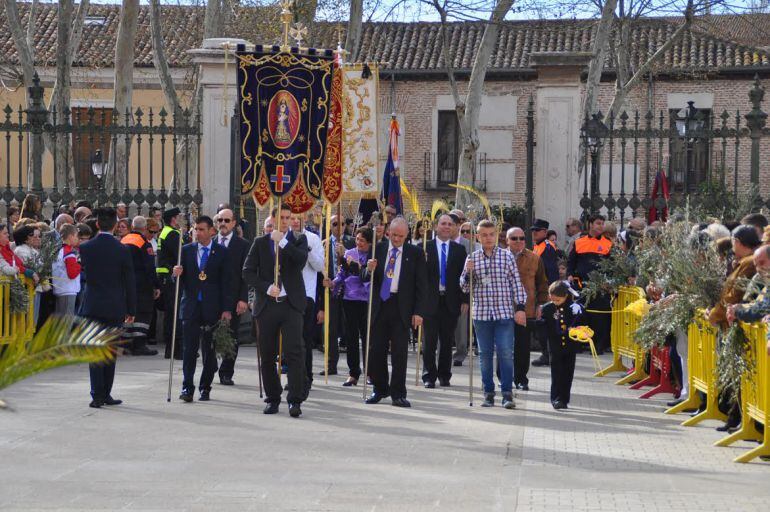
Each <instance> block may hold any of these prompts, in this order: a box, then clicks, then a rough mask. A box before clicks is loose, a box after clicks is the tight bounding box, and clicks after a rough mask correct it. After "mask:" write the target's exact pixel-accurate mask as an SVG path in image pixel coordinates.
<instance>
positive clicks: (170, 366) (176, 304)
mask: <svg viewBox="0 0 770 512" xmlns="http://www.w3.org/2000/svg"><path fill="white" fill-rule="evenodd" d="M183 240H184V237H183V236H182V226H181V225H180V226H179V247H178V249H177V253H176V266H179V265H181V264H182V245H184V242H183ZM172 275H173V272H172ZM180 282H181V279H179V277H177V278H176V283H175V285H174V318H173V319H172V321H173V322H174V325H173V326H172V327H171V352H169V354H171V357H170V358H169V361H168V393H166V402H170V401H171V386H172V385H173V379H174V350H175V349H176V325H177V323H178V321H177V316H178V314H179V283H180Z"/></svg>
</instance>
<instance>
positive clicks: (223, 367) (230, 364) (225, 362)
mask: <svg viewBox="0 0 770 512" xmlns="http://www.w3.org/2000/svg"><path fill="white" fill-rule="evenodd" d="M240 327H241V316H240V315H235V314H233V318H232V319H231V320H230V332H231V334H232V335H233V339H235V350H234V353H233V356H232V357H223V358H222V364H220V365H219V378H220V379H221V378H224V377H226V378H228V379H232V378H233V374H234V373H235V360H236V359H237V358H238V331H239V330H240Z"/></svg>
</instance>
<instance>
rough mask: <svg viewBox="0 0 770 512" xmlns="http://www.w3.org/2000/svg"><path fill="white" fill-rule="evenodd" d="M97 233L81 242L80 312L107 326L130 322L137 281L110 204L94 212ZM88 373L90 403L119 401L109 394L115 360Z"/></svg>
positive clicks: (92, 367)
mask: <svg viewBox="0 0 770 512" xmlns="http://www.w3.org/2000/svg"><path fill="white" fill-rule="evenodd" d="M94 213H95V215H96V223H97V226H98V228H99V233H98V234H97V235H96V236H95V237H94V238H93V239H91V240H89V241H88V242H85V243H84V244H82V245H81V246H80V261H81V263H82V265H83V273H84V275H85V288H84V290H83V299H82V302H81V303H80V312H79V314H80V316H83V317H85V318H88V319H91V320H96V321H98V322H101V323H102V324H105V325H107V326H109V327H120V326H122V325H123V324H124V323H133V321H134V314H135V312H136V283H135V282H134V266H133V263H132V261H131V254H130V253H129V252H128V249H127V248H126V247H124V246H123V244H121V243H120V242H119V241H118V240H117V239H116V238H115V237H114V236H113V235H112V230H113V229H114V228H115V224H116V223H117V221H118V218H117V215H116V214H115V210H114V209H113V208H98V209H97V210H96V211H95V212H94ZM88 371H89V373H90V377H91V397H92V401H91V403H90V404H89V405H90V407H94V408H97V409H98V408H99V407H101V406H102V405H118V404H120V403H121V402H122V401H121V400H116V399H114V398H113V397H112V383H113V382H114V380H115V360H114V359H113V360H112V361H111V362H108V363H99V364H89V365H88Z"/></svg>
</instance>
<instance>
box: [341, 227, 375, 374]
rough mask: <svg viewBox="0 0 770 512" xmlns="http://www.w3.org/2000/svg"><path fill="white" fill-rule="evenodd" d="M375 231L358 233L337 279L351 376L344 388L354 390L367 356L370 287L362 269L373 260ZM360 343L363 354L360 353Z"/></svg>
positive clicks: (364, 230) (360, 230)
mask: <svg viewBox="0 0 770 512" xmlns="http://www.w3.org/2000/svg"><path fill="white" fill-rule="evenodd" d="M371 249H372V230H371V228H367V227H363V228H359V229H358V230H357V231H356V246H355V248H353V249H348V250H347V251H345V254H344V256H343V257H342V262H341V264H340V270H339V272H338V273H337V276H336V277H335V278H334V290H335V293H336V294H341V295H342V309H343V311H344V312H345V341H346V344H347V358H348V368H349V369H350V376H349V377H348V380H347V381H345V383H344V384H342V385H343V386H355V385H357V384H358V379H359V377H361V359H362V357H361V356H362V354H366V314H367V304H368V302H369V283H368V282H363V281H361V278H360V277H359V276H360V274H361V268H362V267H363V266H364V265H366V261H367V260H368V259H370V258H371V257H372V253H371ZM359 339H360V340H361V350H360V351H359V349H358V343H359Z"/></svg>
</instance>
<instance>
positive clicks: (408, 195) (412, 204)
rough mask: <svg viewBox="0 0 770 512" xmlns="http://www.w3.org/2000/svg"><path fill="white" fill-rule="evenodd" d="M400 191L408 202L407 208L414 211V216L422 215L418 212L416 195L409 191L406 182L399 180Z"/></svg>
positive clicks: (417, 217) (418, 206) (418, 202)
mask: <svg viewBox="0 0 770 512" xmlns="http://www.w3.org/2000/svg"><path fill="white" fill-rule="evenodd" d="M401 193H402V194H403V195H404V198H405V199H406V201H407V202H408V203H409V208H411V210H412V212H414V218H415V219H419V218H420V217H421V216H422V213H420V201H418V200H417V196H416V195H415V194H413V193H412V192H410V191H409V187H407V186H406V182H404V180H401Z"/></svg>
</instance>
